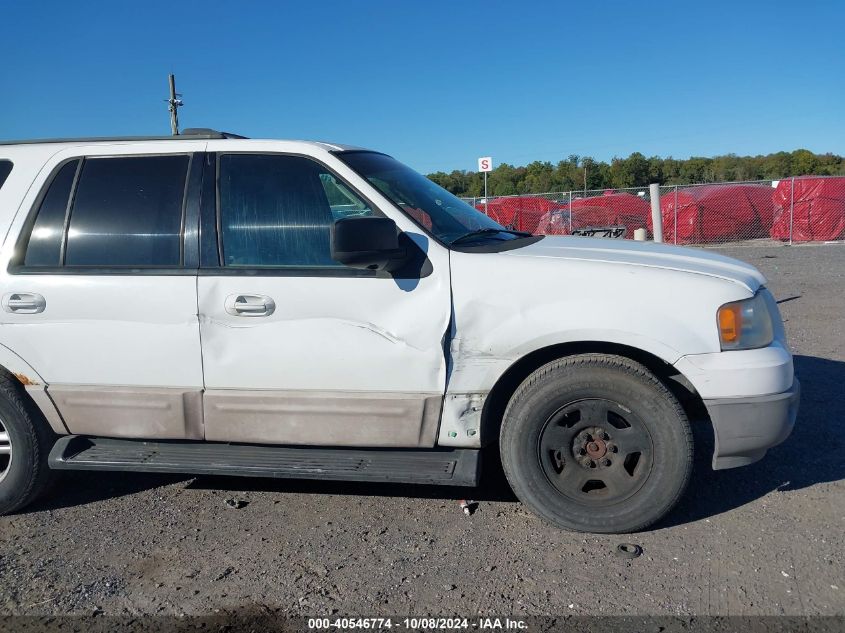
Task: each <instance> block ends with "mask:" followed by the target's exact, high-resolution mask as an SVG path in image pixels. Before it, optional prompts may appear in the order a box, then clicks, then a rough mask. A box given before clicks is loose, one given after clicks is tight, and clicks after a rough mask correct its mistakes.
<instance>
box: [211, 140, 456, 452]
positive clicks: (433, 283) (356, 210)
mask: <svg viewBox="0 0 845 633" xmlns="http://www.w3.org/2000/svg"><path fill="white" fill-rule="evenodd" d="M229 146H231V145H229ZM216 160H217V166H216V170H215V169H213V165H212V166H211V167H212V168H209V170H208V171H209V172H210V173H211V174H212V176H211V177H212V178H213V174H215V173H216V174H217V178H216V192H214V191H209V190H208V189H207V190H206V191H207V192H208V193H209V194H210V195H209V197H204V201H207V200H208V199H209V198H214V197H216V200H217V204H216V227H217V229H216V233H217V234H218V235H217V237H218V239H217V244H216V245H215V246H216V248H214V249H212V250H214V251H216V252H215V256H216V259H217V262H215V264H219V265H218V267H217V268H214V267H211V268H204V269H202V270H201V272H200V276H199V281H198V296H199V314H200V332H201V335H202V349H203V370H204V378H205V387H206V393H205V397H204V403H205V404H204V424H205V436H206V439H208V440H214V441H239V442H259V443H277V444H308V445H333V446H404V447H412V446H433V445H434V442H435V436H436V432H437V424H438V420H439V415H440V408H441V404H442V399H443V392H444V388H445V380H446V365H445V358H444V350H443V337H444V334H445V332H446V330H447V328H448V323H449V317H450V294H449V285H448V284H449V272H448V253H446V252H445V251H442V252H436V253H431V252H430V253H428V256H429V258H428V262H427V263H428V265H427V266H426V270H425V271H424V272H423V273H422V274H421V275H419V276H418V278H415V279H395V278H393V277H391V276H389V275H386V274H384V273H376V272H374V271H369V270H365V271H362V270H356V269H352V268H347V267H344V266H342V265H340V264H338V263H337V262H334V261H333V260H332V259H331V257H330V248H329V246H330V243H329V240H330V227H331V225H332V223H333V221H334V220H336V219H338V218H341V217H349V216H351V215H369V214H378V212H377V211H376V210H375V209H374V208H373V205H372V204H371V203H369V202H366V201H365V200H364V199H363V198H362V197H361V196H359V195H358V194H356V193H355V192H354V191H353V190H352V188H351V187H350V186H349V185H347V184H345V183H344V182H342V181H341V180H340V178H339V177H338V176H336V175H335V174H334V173H333V172H332V171H331V170H329V169H328V168H327V167H325V166H324V165H323V164H322V163H320V162H317V161H316V160H314V159H311V158H307V157H303V156H292V155H283V154H236V153H232V154H221V155H219V156H218V157H217V158H216ZM215 194H216V195H215ZM208 209H209V206H208V205H204V213H206V212H207V211H208ZM211 213H214V209H213V207H212V209H211ZM405 225H406V226H408V223H407V222H405ZM210 226H213V224H211V225H210ZM410 226H412V225H410ZM410 237H411V239H415V236H413V235H411V236H410ZM420 237H421V236H420ZM208 238H209V231H204V233H203V240H208ZM422 243H423V244H427V243H428V242H427V240H424V239H423V240H422Z"/></svg>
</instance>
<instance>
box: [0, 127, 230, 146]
mask: <svg viewBox="0 0 845 633" xmlns="http://www.w3.org/2000/svg"><path fill="white" fill-rule="evenodd" d="M224 138H247V137H246V136H241V135H240V134H233V133H231V132H219V131H217V130H212V129H211V128H207V127H189V128H185V129H184V130H183V131H182V133H181V134H179V135H178V136H172V135H167V136H92V137H81V138H36V139H23V140H18V141H0V145H36V144H40V143H99V142H108V141H178V140H211V139H224Z"/></svg>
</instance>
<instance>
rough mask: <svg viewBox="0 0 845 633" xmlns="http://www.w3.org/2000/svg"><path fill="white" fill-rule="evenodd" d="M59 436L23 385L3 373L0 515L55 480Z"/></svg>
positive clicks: (26, 501) (20, 505) (0, 385)
mask: <svg viewBox="0 0 845 633" xmlns="http://www.w3.org/2000/svg"><path fill="white" fill-rule="evenodd" d="M55 438H56V436H55V435H54V434H53V432H52V430H51V429H50V428H49V427H48V425H47V423H46V421H45V420H44V419H43V417H42V416H41V413H40V412H39V411H37V410H36V409H35V406H34V405H33V404H32V403H31V401H29V399H28V398H27V397H26V395H25V393H24V392H23V389H22V387H21V386H20V385H19V384H17V383H16V382H14V381H13V380H12V379H11V378H6V377H2V376H0V515H4V514H9V513H11V512H14V511H15V510H19V509H20V508H23V507H24V506H26V505H28V504H30V503H32V502H33V501H34V500H35V499H36V498H38V496H39V495H41V494H42V493H43V492H44V491H45V490H46V489H47V488H48V487H49V484H50V483H51V481H52V479H53V473H52V471H51V470H50V467H49V466H48V464H47V456H48V454H49V452H50V448H51V447H52V446H53V443H54V442H55Z"/></svg>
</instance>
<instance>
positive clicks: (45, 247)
mask: <svg viewBox="0 0 845 633" xmlns="http://www.w3.org/2000/svg"><path fill="white" fill-rule="evenodd" d="M78 166H79V161H78V160H74V161H71V162H69V163H67V164H66V165H64V166H63V167H62V168H61V169H60V170H59V172H58V173H57V174H56V176H55V178H53V182H51V183H50V187H49V189H47V193H46V194H45V195H44V198H43V199H42V200H41V206H40V207H39V208H38V215H37V216H35V224H33V225H32V232H31V233H30V234H29V244H28V245H27V247H26V255H25V256H24V262H23V263H24V265H25V266H54V267H55V266H61V265H62V253H61V249H62V233H63V232H64V226H65V214H66V213H67V203H68V198H69V197H70V189H71V187H72V186H73V177H74V176H75V175H76V169H77V167H78Z"/></svg>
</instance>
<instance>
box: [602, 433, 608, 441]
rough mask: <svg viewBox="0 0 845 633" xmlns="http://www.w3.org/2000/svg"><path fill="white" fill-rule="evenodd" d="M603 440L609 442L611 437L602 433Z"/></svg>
mask: <svg viewBox="0 0 845 633" xmlns="http://www.w3.org/2000/svg"><path fill="white" fill-rule="evenodd" d="M601 439H603V440H605V441H607V440H609V439H610V436H609V435H608V434H607V433H602V434H601Z"/></svg>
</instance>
